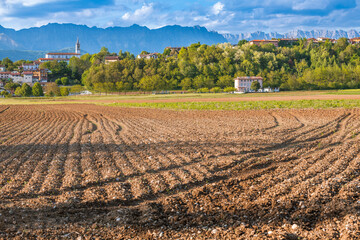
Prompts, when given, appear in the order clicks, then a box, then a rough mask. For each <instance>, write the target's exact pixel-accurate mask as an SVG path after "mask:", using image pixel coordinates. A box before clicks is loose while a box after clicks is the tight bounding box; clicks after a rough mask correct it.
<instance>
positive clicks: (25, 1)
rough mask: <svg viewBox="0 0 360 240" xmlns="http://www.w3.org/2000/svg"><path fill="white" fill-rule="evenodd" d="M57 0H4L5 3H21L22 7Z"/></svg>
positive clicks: (56, 0)
mask: <svg viewBox="0 0 360 240" xmlns="http://www.w3.org/2000/svg"><path fill="white" fill-rule="evenodd" d="M58 1H59V0H5V3H6V4H7V5H15V4H21V5H23V6H24V7H32V6H36V5H39V4H43V3H50V2H58Z"/></svg>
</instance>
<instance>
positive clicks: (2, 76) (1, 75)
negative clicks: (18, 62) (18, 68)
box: [0, 72, 11, 79]
mask: <svg viewBox="0 0 360 240" xmlns="http://www.w3.org/2000/svg"><path fill="white" fill-rule="evenodd" d="M10 77H11V72H0V79H9V78H10Z"/></svg>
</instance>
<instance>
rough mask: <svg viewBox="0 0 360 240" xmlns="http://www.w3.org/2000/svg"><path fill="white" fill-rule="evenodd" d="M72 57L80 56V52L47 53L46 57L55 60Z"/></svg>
mask: <svg viewBox="0 0 360 240" xmlns="http://www.w3.org/2000/svg"><path fill="white" fill-rule="evenodd" d="M72 57H77V58H80V53H47V54H46V55H45V58H52V59H54V60H63V59H70V58H72Z"/></svg>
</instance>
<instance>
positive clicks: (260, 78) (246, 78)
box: [235, 77, 263, 80]
mask: <svg viewBox="0 0 360 240" xmlns="http://www.w3.org/2000/svg"><path fill="white" fill-rule="evenodd" d="M249 79H250V80H254V79H258V80H262V79H263V78H262V77H237V78H235V80H249Z"/></svg>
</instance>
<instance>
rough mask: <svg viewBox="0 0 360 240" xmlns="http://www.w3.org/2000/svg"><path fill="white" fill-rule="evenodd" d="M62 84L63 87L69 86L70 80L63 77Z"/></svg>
mask: <svg viewBox="0 0 360 240" xmlns="http://www.w3.org/2000/svg"><path fill="white" fill-rule="evenodd" d="M61 84H62V85H63V86H66V85H68V84H69V78H68V77H62V78H61Z"/></svg>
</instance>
